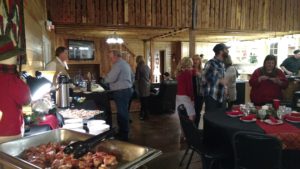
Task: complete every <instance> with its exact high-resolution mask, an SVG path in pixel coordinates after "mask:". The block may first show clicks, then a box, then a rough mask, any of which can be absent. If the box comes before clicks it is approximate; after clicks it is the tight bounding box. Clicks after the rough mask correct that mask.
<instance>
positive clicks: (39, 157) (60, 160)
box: [22, 143, 118, 169]
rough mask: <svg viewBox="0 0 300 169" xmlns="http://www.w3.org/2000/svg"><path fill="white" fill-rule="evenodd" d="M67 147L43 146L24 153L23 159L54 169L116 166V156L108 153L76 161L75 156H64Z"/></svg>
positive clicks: (56, 144) (88, 156)
mask: <svg viewBox="0 0 300 169" xmlns="http://www.w3.org/2000/svg"><path fill="white" fill-rule="evenodd" d="M65 147H66V145H61V144H60V143H48V144H42V145H39V146H37V147H31V148H29V149H27V150H25V151H24V153H23V156H22V158H23V159H24V160H27V161H28V162H30V163H33V164H34V165H37V166H39V167H41V168H46V167H51V168H53V169H71V168H79V169H81V168H82V169H88V168H89V169H109V166H113V165H116V164H117V163H118V162H117V159H116V156H114V155H111V154H108V153H106V152H99V151H97V152H95V153H92V152H88V153H87V154H85V155H84V156H83V157H81V158H79V159H74V157H73V154H64V152H63V149H64V148H65Z"/></svg>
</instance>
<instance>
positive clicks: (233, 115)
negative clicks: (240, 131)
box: [227, 114, 244, 117]
mask: <svg viewBox="0 0 300 169" xmlns="http://www.w3.org/2000/svg"><path fill="white" fill-rule="evenodd" d="M227 115H228V116H230V117H241V116H244V114H227Z"/></svg>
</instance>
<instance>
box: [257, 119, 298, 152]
mask: <svg viewBox="0 0 300 169" xmlns="http://www.w3.org/2000/svg"><path fill="white" fill-rule="evenodd" d="M256 124H257V125H258V126H259V127H260V128H262V129H263V130H264V131H265V132H266V134H269V135H272V136H275V137H277V138H278V139H279V140H281V142H282V144H283V148H284V149H294V150H295V149H297V150H300V129H299V128H297V127H295V126H292V125H291V124H289V123H286V122H284V123H283V124H280V125H269V124H266V123H264V122H261V121H260V120H257V121H256Z"/></svg>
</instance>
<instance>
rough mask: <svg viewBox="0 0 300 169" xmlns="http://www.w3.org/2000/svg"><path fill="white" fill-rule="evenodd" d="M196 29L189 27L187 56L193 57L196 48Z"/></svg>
mask: <svg viewBox="0 0 300 169" xmlns="http://www.w3.org/2000/svg"><path fill="white" fill-rule="evenodd" d="M195 35H196V31H194V30H192V29H190V30H189V57H193V56H194V55H195V52H196V51H195V50H196V39H195Z"/></svg>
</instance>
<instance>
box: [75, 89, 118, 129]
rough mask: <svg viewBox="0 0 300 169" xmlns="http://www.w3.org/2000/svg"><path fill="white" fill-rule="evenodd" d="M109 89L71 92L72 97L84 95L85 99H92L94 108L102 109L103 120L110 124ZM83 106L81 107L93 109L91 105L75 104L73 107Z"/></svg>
mask: <svg viewBox="0 0 300 169" xmlns="http://www.w3.org/2000/svg"><path fill="white" fill-rule="evenodd" d="M110 93H111V92H110V91H104V92H92V93H83V92H80V93H75V92H73V94H72V97H76V96H77V97H85V98H86V100H87V101H88V100H93V101H94V103H95V104H96V109H98V110H103V111H104V114H105V121H106V123H107V124H108V125H110V126H112V116H111V107H110ZM80 106H81V107H84V108H83V109H87V110H95V109H92V108H94V107H92V106H91V105H90V106H89V105H83V104H82V105H80V104H78V105H77V106H76V105H75V108H80Z"/></svg>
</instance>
